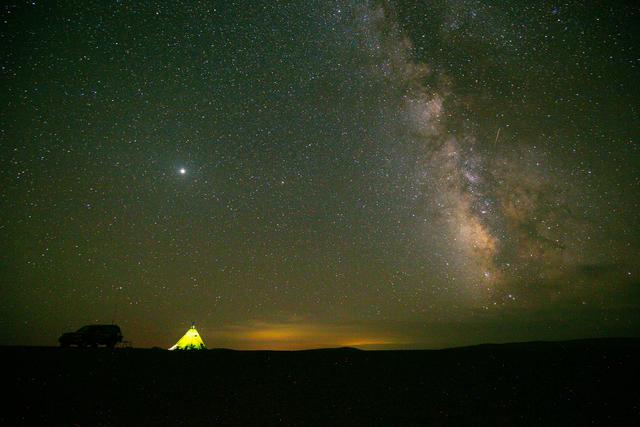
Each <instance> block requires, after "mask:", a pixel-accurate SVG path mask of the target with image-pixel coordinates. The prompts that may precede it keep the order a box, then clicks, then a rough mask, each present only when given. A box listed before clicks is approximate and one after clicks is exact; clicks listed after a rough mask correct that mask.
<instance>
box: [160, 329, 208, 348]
mask: <svg viewBox="0 0 640 427" xmlns="http://www.w3.org/2000/svg"><path fill="white" fill-rule="evenodd" d="M206 348H207V347H206V346H205V345H204V341H202V337H200V334H199V333H198V331H196V326H195V325H191V328H189V330H188V331H187V333H186V334H184V335H183V337H182V338H180V339H179V340H178V342H177V343H176V344H175V345H174V346H173V347H171V348H170V349H169V350H205V349H206Z"/></svg>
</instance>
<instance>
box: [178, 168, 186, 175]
mask: <svg viewBox="0 0 640 427" xmlns="http://www.w3.org/2000/svg"><path fill="white" fill-rule="evenodd" d="M178 172H180V175H186V173H187V170H186V169H185V168H180V170H179V171H178Z"/></svg>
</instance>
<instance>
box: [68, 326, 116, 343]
mask: <svg viewBox="0 0 640 427" xmlns="http://www.w3.org/2000/svg"><path fill="white" fill-rule="evenodd" d="M58 342H59V343H60V346H61V347H69V346H77V347H98V346H99V345H104V346H107V347H109V348H113V347H115V346H116V344H118V343H121V342H122V332H121V331H120V327H119V326H118V325H87V326H83V327H82V328H80V329H78V330H77V331H76V332H66V333H64V334H62V335H61V336H60V338H58Z"/></svg>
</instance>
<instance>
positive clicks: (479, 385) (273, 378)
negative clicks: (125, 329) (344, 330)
mask: <svg viewBox="0 0 640 427" xmlns="http://www.w3.org/2000/svg"><path fill="white" fill-rule="evenodd" d="M0 352H1V353H2V358H3V360H5V365H4V366H5V375H4V377H5V384H6V390H7V391H9V399H10V401H11V400H15V401H13V402H12V403H11V404H10V405H9V406H8V408H9V409H8V411H6V410H5V411H4V412H2V419H0V421H1V422H2V425H68V426H100V425H104V426H111V425H152V426H161V425H327V426H329V425H363V426H371V425H384V426H394V425H397V426H418V425H429V426H438V425H533V426H542V425H545V426H548V425H572V426H577V425H634V424H635V422H637V419H638V416H639V415H640V392H639V391H638V366H637V362H638V357H639V356H640V339H638V338H620V339H616V338H608V339H595V340H576V341H565V342H531V343H514V344H495V345H494V344H486V345H479V346H473V347H463V348H453V349H445V350H411V351H361V350H356V349H351V348H340V349H325V350H309V351H294V352H289V351H279V352H274V351H233V350H225V349H215V350H207V351H196V352H168V351H165V350H160V349H132V348H129V349H127V348H121V349H115V350H109V349H104V348H98V349H77V348H70V349H60V348H52V347H2V348H1V349H0Z"/></svg>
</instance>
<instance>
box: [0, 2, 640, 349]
mask: <svg viewBox="0 0 640 427" xmlns="http://www.w3.org/2000/svg"><path fill="white" fill-rule="evenodd" d="M2 14H3V20H2V22H3V30H2V40H3V44H4V45H6V46H10V48H9V49H8V51H7V52H5V53H4V54H3V58H2V59H3V61H2V78H3V86H4V87H5V88H6V89H5V91H4V93H3V95H2V97H3V98H2V100H3V102H2V115H1V116H0V124H1V127H0V130H1V133H0V137H1V138H2V145H1V151H0V161H1V162H2V171H1V174H2V175H1V180H2V181H1V188H0V196H1V199H0V200H1V202H2V214H1V215H2V223H1V225H0V238H1V241H2V258H1V259H0V261H1V270H0V281H1V286H2V292H3V298H2V302H1V303H0V304H1V307H2V310H3V313H6V316H5V318H6V320H5V321H4V322H3V323H2V327H1V328H0V342H2V343H7V344H13V343H19V344H55V340H56V339H57V336H58V335H59V333H61V332H62V331H63V330H67V329H74V328H77V327H80V326H82V325H83V324H86V323H93V322H107V323H108V322H112V321H115V322H117V323H118V324H120V325H121V327H122V329H123V331H124V333H125V336H126V337H127V338H128V339H129V340H130V341H132V342H133V343H134V345H140V346H156V345H157V346H162V347H164V346H167V345H169V344H171V343H173V342H175V340H176V339H177V338H179V336H180V335H181V334H182V333H183V332H184V330H185V329H186V328H187V327H188V326H189V325H190V324H191V322H196V324H197V327H198V330H199V331H200V333H201V334H202V335H203V337H204V338H205V341H206V342H207V345H208V346H209V347H225V346H226V347H232V348H279V349H281V348H309V347H317V346H336V345H353V346H360V347H363V348H433V347H440V346H450V345H462V344H470V343H479V342H487V341H517V340H530V339H564V338H579V337H591V336H613V335H636V334H637V333H638V332H639V326H640V325H639V324H640V319H639V318H638V313H640V310H639V308H640V307H639V305H640V285H639V281H638V277H639V275H640V271H639V269H638V265H637V259H638V256H639V255H640V236H639V229H638V223H639V221H638V220H639V218H638V214H637V212H638V209H639V208H640V191H638V190H639V187H640V181H639V178H638V177H639V176H640V154H639V150H638V143H637V135H638V131H639V130H640V129H639V125H638V120H637V107H636V106H637V105H638V102H637V101H638V96H637V89H636V86H637V85H636V82H637V78H638V68H637V67H638V63H637V58H636V56H637V55H635V54H634V49H635V47H636V46H637V45H638V40H637V39H636V38H634V37H633V36H632V34H634V32H633V31H632V30H631V29H632V27H633V24H634V22H635V21H634V20H635V19H637V17H638V8H637V6H634V5H631V3H630V4H629V5H623V4H619V5H616V6H615V7H613V6H611V7H609V6H607V5H600V4H596V5H584V4H580V3H579V2H564V3H553V2H543V3H541V4H536V5H526V4H523V3H522V2H506V3H499V4H498V3H493V2H480V1H470V0H469V1H464V0H440V1H435V2H419V1H398V2H378V1H336V2H325V1H318V2H313V1H312V2H286V3H280V2H266V3H265V4H257V2H225V4H224V5H216V6H212V5H211V4H209V3H208V2H193V3H190V4H189V5H187V6H185V5H180V4H173V3H170V2H158V3H153V2H145V3H144V4H135V3H131V4H129V3H126V2H115V3H108V4H107V3H104V2H97V1H96V2H83V3H82V4H69V5H51V4H40V3H37V2H34V3H33V4H32V3H27V4H23V3H19V4H13V5H8V6H6V7H4V9H3V10H2Z"/></svg>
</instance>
